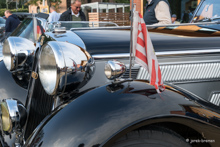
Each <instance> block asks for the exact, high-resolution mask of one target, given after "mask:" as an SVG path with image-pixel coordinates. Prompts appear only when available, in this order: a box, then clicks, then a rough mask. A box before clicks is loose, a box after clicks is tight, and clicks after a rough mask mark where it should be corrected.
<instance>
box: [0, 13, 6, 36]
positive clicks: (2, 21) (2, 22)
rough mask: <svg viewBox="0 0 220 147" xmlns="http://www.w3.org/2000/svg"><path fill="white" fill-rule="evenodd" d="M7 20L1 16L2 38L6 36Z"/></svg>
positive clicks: (0, 31)
mask: <svg viewBox="0 0 220 147" xmlns="http://www.w3.org/2000/svg"><path fill="white" fill-rule="evenodd" d="M5 22H6V20H5V19H4V18H3V17H0V39H1V38H2V37H3V36H4V33H5Z"/></svg>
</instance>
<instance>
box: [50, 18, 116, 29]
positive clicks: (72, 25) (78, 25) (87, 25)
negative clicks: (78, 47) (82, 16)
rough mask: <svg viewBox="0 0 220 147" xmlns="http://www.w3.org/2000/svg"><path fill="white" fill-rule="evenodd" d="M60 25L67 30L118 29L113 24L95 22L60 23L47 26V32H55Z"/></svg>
mask: <svg viewBox="0 0 220 147" xmlns="http://www.w3.org/2000/svg"><path fill="white" fill-rule="evenodd" d="M58 23H60V24H61V27H66V30H70V29H71V28H91V27H116V26H118V25H117V24H116V23H113V22H95V21H59V22H52V23H48V24H47V29H46V30H47V32H49V31H53V29H54V28H55V27H56V26H57V24H58Z"/></svg>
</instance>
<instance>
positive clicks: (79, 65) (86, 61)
mask: <svg viewBox="0 0 220 147" xmlns="http://www.w3.org/2000/svg"><path fill="white" fill-rule="evenodd" d="M94 70H95V63H94V60H93V58H92V57H91V56H90V55H89V53H88V52H86V51H85V50H84V49H82V48H80V47H78V46H76V45H74V44H70V43H67V42H57V41H50V42H48V43H47V44H45V45H44V46H43V47H42V49H41V53H40V62H39V77H40V81H41V83H42V85H43V87H44V89H45V91H46V92H47V94H49V95H54V94H56V93H57V94H61V93H62V92H67V91H72V90H76V89H79V88H81V87H83V86H84V85H85V84H86V83H87V82H88V81H89V80H90V79H91V77H92V75H93V73H94Z"/></svg>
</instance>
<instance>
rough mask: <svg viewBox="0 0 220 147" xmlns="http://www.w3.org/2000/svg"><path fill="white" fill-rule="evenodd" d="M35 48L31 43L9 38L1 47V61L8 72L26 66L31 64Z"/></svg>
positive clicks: (25, 40)
mask: <svg viewBox="0 0 220 147" xmlns="http://www.w3.org/2000/svg"><path fill="white" fill-rule="evenodd" d="M34 52H35V46H34V43H33V42H32V41H29V40H28V39H25V38H20V37H9V38H8V39H7V40H6V41H5V42H4V46H3V60H4V63H5V66H6V67H7V69H8V70H9V71H14V70H16V69H18V68H20V67H22V66H23V65H24V64H25V63H27V66H28V65H30V63H31V62H32V57H33V55H34Z"/></svg>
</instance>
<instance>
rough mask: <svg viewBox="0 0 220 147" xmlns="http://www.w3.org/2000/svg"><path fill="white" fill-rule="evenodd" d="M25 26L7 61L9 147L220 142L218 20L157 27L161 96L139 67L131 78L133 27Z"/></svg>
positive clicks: (4, 89) (3, 73)
mask: <svg viewBox="0 0 220 147" xmlns="http://www.w3.org/2000/svg"><path fill="white" fill-rule="evenodd" d="M22 23H23V24H22V25H21V26H20V27H19V28H18V29H17V30H16V31H15V32H13V34H12V35H11V36H10V37H9V38H8V39H7V40H6V41H5V42H4V47H3V60H2V61H0V81H1V83H0V98H1V99H2V102H1V104H0V106H1V107H0V108H1V117H0V118H1V140H0V141H1V145H2V146H12V145H15V146H77V147H86V146H92V147H97V146H107V147H108V146H115V147H123V146H147V145H148V146H181V147H182V146H216V147H217V146H219V145H220V136H219V133H220V108H219V104H220V100H219V98H220V86H219V84H220V80H219V79H220V73H219V68H220V59H219V55H220V50H219V35H220V32H219V29H215V32H213V31H212V30H213V29H208V28H209V27H212V26H213V25H218V23H217V22H216V23H215V22H212V23H206V24H199V23H198V24H196V25H195V24H193V25H190V24H189V25H179V26H174V25H170V26H163V27H159V26H156V27H155V26H152V27H149V31H151V33H150V36H151V39H152V42H153V45H154V48H155V51H156V54H157V56H158V60H159V63H160V67H161V72H162V76H163V79H164V81H165V84H166V90H165V91H163V92H161V94H158V93H157V92H156V90H155V88H154V87H153V86H151V85H149V83H148V78H149V77H148V74H147V72H146V71H145V70H144V69H143V68H142V67H140V66H139V65H137V64H135V63H133V64H134V65H133V66H132V75H131V76H132V78H129V76H128V71H129V69H128V67H129V66H128V64H129V46H130V30H129V27H122V28H119V27H112V28H105V29H103V28H95V29H91V28H90V29H71V30H66V29H65V28H63V27H60V24H57V25H56V26H55V27H54V30H53V31H51V32H44V31H43V28H42V27H41V26H40V25H39V28H40V30H41V31H39V30H38V31H36V29H34V30H32V28H33V26H35V25H33V24H37V21H36V20H35V19H26V20H25V21H23V22H22ZM203 26H204V27H203ZM204 28H205V29H204ZM28 29H29V30H28ZM204 30H205V31H204ZM36 32H38V33H39V32H41V34H39V35H38V36H37V34H36ZM112 59H117V60H112ZM108 60H109V61H108ZM119 61H121V62H119ZM126 68H127V70H126ZM123 73H124V74H123Z"/></svg>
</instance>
